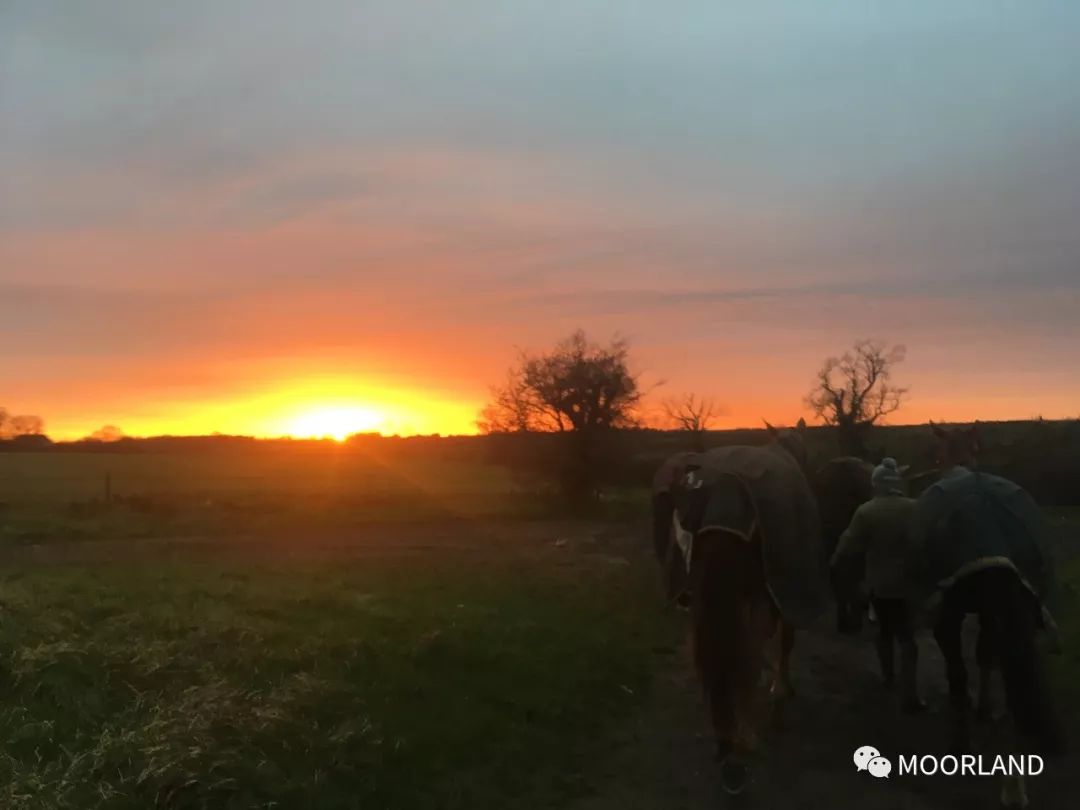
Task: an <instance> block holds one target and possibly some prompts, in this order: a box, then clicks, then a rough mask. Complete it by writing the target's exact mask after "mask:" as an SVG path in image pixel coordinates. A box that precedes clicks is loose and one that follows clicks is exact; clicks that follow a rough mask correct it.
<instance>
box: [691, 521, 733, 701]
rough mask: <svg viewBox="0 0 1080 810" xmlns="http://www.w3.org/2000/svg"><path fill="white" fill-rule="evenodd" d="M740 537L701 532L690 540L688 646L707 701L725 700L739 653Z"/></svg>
mask: <svg viewBox="0 0 1080 810" xmlns="http://www.w3.org/2000/svg"><path fill="white" fill-rule="evenodd" d="M740 545H746V544H745V543H744V541H741V540H739V539H738V538H736V537H734V536H731V535H729V534H727V533H726V532H719V531H713V532H704V533H702V534H701V535H699V536H698V537H697V538H696V539H695V541H694V559H693V563H692V566H693V569H694V573H695V577H694V586H693V594H694V607H693V652H694V664H695V666H696V667H697V671H698V675H699V676H700V678H701V685H702V688H703V689H704V692H705V694H706V696H707V697H708V698H709V700H710V701H721V702H725V703H726V702H728V701H730V698H731V695H732V694H733V690H734V688H735V677H736V670H735V667H736V662H737V660H738V658H739V653H740V650H739V647H740V646H741V645H740V635H741V634H740V627H739V625H740V622H739V618H740V617H739V591H740V582H739V574H740V569H741V568H742V566H741V565H740V564H739V560H738V556H739V554H738V552H740V551H742V552H745V551H746V550H747V549H745V548H740Z"/></svg>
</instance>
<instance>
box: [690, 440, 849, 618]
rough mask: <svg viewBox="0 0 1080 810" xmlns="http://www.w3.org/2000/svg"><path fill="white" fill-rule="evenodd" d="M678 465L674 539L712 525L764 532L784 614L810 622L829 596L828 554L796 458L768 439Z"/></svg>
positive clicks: (770, 580)
mask: <svg viewBox="0 0 1080 810" xmlns="http://www.w3.org/2000/svg"><path fill="white" fill-rule="evenodd" d="M680 465H681V469H682V470H683V475H682V478H681V481H680V482H679V483H678V484H677V485H676V486H674V487H672V489H671V493H672V495H673V498H674V501H675V511H676V517H675V520H676V525H675V529H676V532H675V536H676V539H677V541H678V539H679V538H680V536H681V537H682V538H683V540H684V542H685V540H686V538H687V535H689V536H690V537H697V536H699V535H700V534H702V533H703V532H707V531H724V532H726V533H728V534H730V535H734V536H736V537H738V538H741V539H742V540H744V541H746V542H751V541H753V540H754V539H755V538H759V539H760V541H761V551H762V561H763V565H764V570H765V578H766V584H767V586H768V588H769V591H770V593H771V594H772V597H773V600H774V601H775V602H776V605H777V607H778V609H779V610H780V613H781V615H782V616H783V617H784V619H785V621H787V622H788V623H790V624H792V625H794V626H805V625H807V624H810V623H812V622H813V621H814V620H815V619H816V618H817V617H818V616H819V615H821V613H822V611H823V610H824V609H825V608H826V607H827V605H828V603H829V599H830V595H829V576H828V560H827V555H826V553H825V549H824V548H823V545H822V542H821V528H820V519H819V517H818V510H817V503H816V502H815V499H814V494H813V491H812V490H811V488H810V485H809V483H808V482H807V480H806V476H805V475H804V474H803V471H802V469H801V468H800V467H799V465H798V463H797V462H796V461H795V460H794V459H793V458H792V457H791V456H790V455H789V454H788V453H787V451H786V450H784V449H783V448H782V447H780V446H778V445H767V446H765V447H745V446H735V447H718V448H715V449H713V450H709V451H707V452H705V453H698V454H695V455H693V456H687V457H684V458H682V459H681V460H680ZM680 545H681V544H680ZM691 553H692V549H691ZM686 556H687V557H689V556H690V555H689V554H687V555H686Z"/></svg>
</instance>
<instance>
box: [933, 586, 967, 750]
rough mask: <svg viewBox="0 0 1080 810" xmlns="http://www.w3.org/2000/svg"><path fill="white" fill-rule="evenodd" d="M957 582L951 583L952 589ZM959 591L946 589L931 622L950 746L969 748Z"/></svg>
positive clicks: (962, 617) (962, 620)
mask: <svg viewBox="0 0 1080 810" xmlns="http://www.w3.org/2000/svg"><path fill="white" fill-rule="evenodd" d="M958 586H959V585H954V586H953V589H955V588H957V587H958ZM959 597H960V594H957V593H953V592H951V591H950V592H947V593H945V595H944V601H943V604H942V606H941V613H940V614H939V616H938V619H937V622H936V623H935V625H934V639H935V640H936V641H937V644H938V647H939V648H940V649H941V655H942V657H943V658H944V659H945V676H946V678H947V679H948V682H949V703H950V704H951V705H952V710H953V743H952V747H953V748H954V749H957V750H958V751H964V752H966V751H967V750H969V749H970V747H971V731H970V713H971V697H970V695H969V694H968V675H967V667H966V666H965V665H964V652H963V646H962V639H961V634H960V631H961V628H962V627H963V622H964V615H965V612H966V611H965V609H964V604H963V602H962V601H961V599H960V598H959Z"/></svg>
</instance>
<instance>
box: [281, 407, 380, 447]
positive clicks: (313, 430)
mask: <svg viewBox="0 0 1080 810" xmlns="http://www.w3.org/2000/svg"><path fill="white" fill-rule="evenodd" d="M384 421H385V419H384V417H383V415H382V414H380V413H378V412H377V411H374V410H372V409H370V408H358V407H327V408H316V409H314V410H310V411H305V412H304V413H302V414H300V415H299V416H298V417H296V418H295V419H294V420H293V421H292V423H291V424H290V426H289V435H291V436H294V437H295V438H297V439H334V440H335V441H339V442H342V441H345V439H347V438H348V437H349V436H351V435H353V434H354V433H367V432H370V431H375V430H378V429H379V428H380V426H382V424H383V422H384Z"/></svg>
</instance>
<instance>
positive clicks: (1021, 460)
mask: <svg viewBox="0 0 1080 810" xmlns="http://www.w3.org/2000/svg"><path fill="white" fill-rule="evenodd" d="M979 428H980V436H981V444H982V453H981V464H982V466H983V468H984V469H986V470H987V471H990V472H995V473H997V474H1000V475H1004V476H1006V477H1008V478H1010V479H1012V480H1014V481H1016V482H1017V483H1019V484H1021V485H1022V486H1024V487H1025V488H1027V489H1028V490H1029V491H1030V492H1031V493H1032V494H1033V495H1034V496H1035V497H1036V498H1037V499H1039V500H1040V501H1041V502H1043V503H1045V504H1047V505H1080V420H1066V421H1051V420H1045V421H1044V420H1027V421H1011V422H985V423H980V426H979ZM767 440H768V435H767V432H766V431H765V430H764V429H752V428H748V429H738V430H716V431H709V432H708V433H707V434H706V435H705V446H706V447H720V446H724V445H732V444H763V443H765V442H766V441H767ZM563 441H566V436H565V435H560V434H557V433H524V434H522V433H501V434H491V435H485V436H408V437H399V436H381V435H379V434H362V435H358V436H353V437H351V438H350V439H348V440H347V441H345V442H335V441H331V440H312V439H254V438H250V437H245V436H159V437H154V438H146V439H135V438H122V439H119V440H117V441H108V442H104V441H94V440H82V441H75V442H55V443H54V442H51V441H49V440H48V439H47V438H45V437H44V436H19V437H16V438H14V439H11V440H6V441H0V452H4V451H7V452H36V453H169V454H173V453H198V454H204V453H233V452H239V453H245V454H248V453H267V454H279V453H312V454H340V453H367V454H371V455H373V456H376V457H384V458H388V459H407V460H411V461H415V462H417V463H422V462H423V461H424V460H425V459H432V460H444V461H459V462H469V463H485V464H498V465H502V466H505V467H507V468H508V469H509V470H510V471H511V472H512V473H514V474H517V475H521V476H525V477H527V476H530V475H534V476H536V477H537V478H538V479H542V478H544V477H545V475H548V474H550V472H551V471H552V470H553V469H554V468H555V467H556V466H557V464H558V459H559V458H560V451H561V449H562V445H561V442H563ZM807 442H808V445H809V451H810V455H811V460H812V463H813V464H814V465H817V464H821V463H823V462H824V461H826V460H828V459H829V458H834V457H836V456H838V455H840V454H841V453H840V450H839V444H838V443H837V438H836V435H835V433H834V432H833V430H832V429H830V428H823V427H814V428H809V430H808V439H807ZM607 443H608V444H609V447H608V448H607V452H605V453H604V455H603V457H604V458H605V459H606V460H605V462H604V469H603V470H601V471H600V478H601V480H602V482H603V483H604V484H605V485H608V486H647V485H648V483H649V481H650V480H651V477H652V474H653V472H654V471H655V469H656V467H657V466H658V465H659V463H660V462H661V461H662V460H663V459H664V458H666V457H667V456H668V455H670V454H672V453H675V452H678V451H680V450H687V449H690V447H691V438H690V437H689V435H688V434H686V433H685V432H681V431H669V430H654V429H628V430H612V431H611V432H610V434H609V436H608V437H607ZM870 446H871V451H870V453H869V459H868V460H870V461H875V462H876V461H878V460H880V458H882V457H883V456H886V455H890V456H894V457H896V458H897V459H898V460H899V461H900V463H901V464H905V465H910V467H911V471H912V473H915V474H918V473H923V472H930V471H932V470H934V469H935V468H936V464H937V460H936V458H935V448H936V443H935V441H934V439H933V436H932V434H931V431H930V429H929V427H928V426H926V425H902V426H890V427H879V428H875V429H874V431H873V433H872V435H871V441H870Z"/></svg>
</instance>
